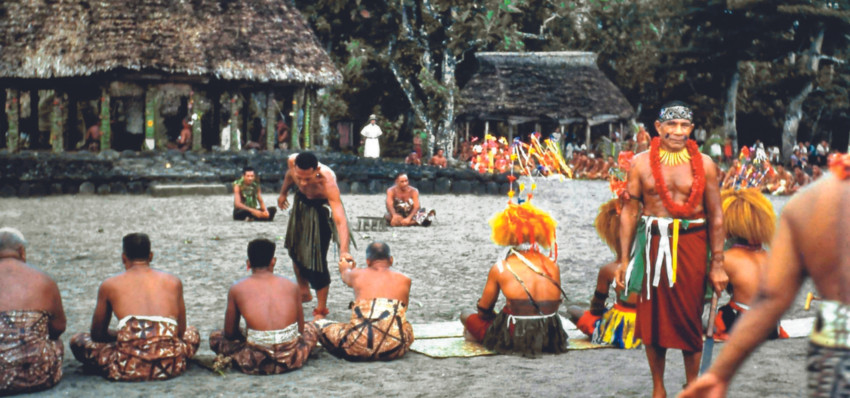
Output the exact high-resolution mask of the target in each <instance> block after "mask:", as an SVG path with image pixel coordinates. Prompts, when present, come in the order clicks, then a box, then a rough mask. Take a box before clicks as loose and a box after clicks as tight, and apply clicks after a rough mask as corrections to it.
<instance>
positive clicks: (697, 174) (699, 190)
mask: <svg viewBox="0 0 850 398" xmlns="http://www.w3.org/2000/svg"><path fill="white" fill-rule="evenodd" d="M686 147H687V149H688V152H689V154H690V155H691V162H690V163H691V172H692V173H693V177H694V181H693V185H692V186H691V193H690V195H688V200H687V202H685V204H681V205H680V204H678V203H676V202H674V201H673V196H672V195H671V194H670V191H669V190H668V189H667V183H666V182H665V181H664V176H663V175H662V174H661V159H660V157H659V150H660V149H661V138H659V137H655V138H653V139H652V141H651V142H650V145H649V164H650V167H651V168H652V178H653V179H655V190H656V191H657V192H658V196H660V197H661V201H662V202H663V203H664V208H665V209H667V211H669V212H670V214H671V215H672V216H673V217H676V218H690V217H691V216H693V215H694V212H695V210H696V208H697V205H698V203H700V201H701V200H702V194H703V191H704V190H705V169H704V168H703V165H702V154H701V153H700V152H699V148H698V147H697V143H696V142H695V141H694V140H688V142H687V144H686Z"/></svg>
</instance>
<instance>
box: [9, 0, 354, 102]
mask: <svg viewBox="0 0 850 398" xmlns="http://www.w3.org/2000/svg"><path fill="white" fill-rule="evenodd" d="M120 71H131V72H132V71H140V72H155V73H156V72H163V73H167V74H177V75H181V74H182V75H188V76H204V77H209V78H217V79H223V80H244V81H255V82H274V83H282V84H313V85H322V86H324V85H331V84H338V83H340V82H341V81H342V76H341V74H340V73H339V71H338V70H337V69H336V68H335V67H334V65H333V62H332V61H331V59H330V57H328V55H327V53H325V52H324V51H323V50H322V47H321V45H320V44H319V42H318V40H317V39H316V37H315V35H314V34H313V32H312V31H311V30H310V27H309V26H308V25H307V23H306V21H305V20H304V18H303V17H302V16H301V14H300V13H299V12H298V10H296V9H295V8H294V7H291V6H290V5H289V2H288V1H284V0H230V1H217V0H193V1H172V0H98V1H81V0H77V1H74V0H69V1H43V0H4V1H2V2H0V78H24V79H50V78H62V77H79V76H89V75H94V74H98V73H102V72H120Z"/></svg>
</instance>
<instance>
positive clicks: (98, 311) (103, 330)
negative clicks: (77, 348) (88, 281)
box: [91, 281, 116, 343]
mask: <svg viewBox="0 0 850 398" xmlns="http://www.w3.org/2000/svg"><path fill="white" fill-rule="evenodd" d="M109 291H110V288H109V284H108V281H106V282H103V283H102V284H101V285H100V288H99V289H98V290H97V304H96V305H95V307H94V315H93V316H92V319H91V338H92V340H93V341H97V342H102V343H106V342H110V341H115V335H116V333H113V332H110V330H109V319H110V318H112V303H111V302H110V297H109V296H110V294H109Z"/></svg>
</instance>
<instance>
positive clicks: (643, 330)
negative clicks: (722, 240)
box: [635, 229, 708, 352]
mask: <svg viewBox="0 0 850 398" xmlns="http://www.w3.org/2000/svg"><path fill="white" fill-rule="evenodd" d="M659 239H660V237H659V236H658V235H656V234H652V237H651V249H650V252H649V262H648V263H647V264H646V266H647V268H648V269H650V273H649V278H650V286H651V285H652V284H651V281H652V279H651V278H653V276H654V275H655V258H656V256H657V255H658V240H659ZM669 239H670V240H671V246H672V236H670V237H669ZM706 239H708V232H707V230H706V229H701V230H697V231H694V232H689V233H680V234H679V249H678V251H679V253H678V257H679V259H678V265H677V269H676V284H675V285H673V287H672V288H671V287H669V282H668V279H667V270H666V265H662V267H663V268H664V269H662V271H661V278H660V281H659V283H658V287H651V288H650V299H649V300H647V299H646V289H647V287H646V286H647V281H646V280H644V283H643V287H642V289H641V292H640V296H639V297H638V302H637V319H636V321H635V336H636V337H638V338H640V339H641V340H642V341H643V343H644V344H646V345H654V346H659V347H664V348H673V349H679V350H683V351H688V352H696V351H702V335H703V328H702V318H701V317H702V307H703V304H704V303H705V286H706V281H707V277H708V275H707V273H706V265H707V264H706V259H707V256H708V247H707V242H706ZM671 251H672V247H671Z"/></svg>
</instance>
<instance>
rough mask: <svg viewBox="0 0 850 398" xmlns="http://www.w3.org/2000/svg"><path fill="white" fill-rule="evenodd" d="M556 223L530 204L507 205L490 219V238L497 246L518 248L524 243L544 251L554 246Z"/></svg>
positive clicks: (547, 214) (527, 202)
mask: <svg viewBox="0 0 850 398" xmlns="http://www.w3.org/2000/svg"><path fill="white" fill-rule="evenodd" d="M557 224H558V223H557V222H556V221H555V220H554V219H553V218H552V217H551V216H550V215H549V213H546V212H545V211H543V210H540V209H539V208H537V207H535V206H534V205H532V204H531V202H529V201H526V202H523V203H522V204H515V203H510V202H509V203H508V207H507V208H506V209H505V210H502V211H500V212H499V213H496V215H495V216H493V218H491V219H490V228H491V230H492V234H491V235H490V238H491V239H492V240H493V243H495V244H497V245H499V246H519V245H522V244H525V243H528V244H531V245H532V246H535V245H537V246H540V247H542V248H544V249H549V248H553V247H554V245H555V227H556V226H557Z"/></svg>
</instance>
